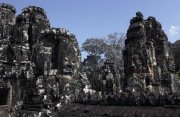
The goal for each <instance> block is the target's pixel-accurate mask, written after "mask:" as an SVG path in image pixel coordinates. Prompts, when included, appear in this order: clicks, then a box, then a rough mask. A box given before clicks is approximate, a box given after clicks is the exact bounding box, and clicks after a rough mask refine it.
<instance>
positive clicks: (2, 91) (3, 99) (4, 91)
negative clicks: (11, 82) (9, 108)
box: [0, 88, 9, 105]
mask: <svg viewBox="0 0 180 117" xmlns="http://www.w3.org/2000/svg"><path fill="white" fill-rule="evenodd" d="M8 94H9V89H8V88H0V105H8Z"/></svg>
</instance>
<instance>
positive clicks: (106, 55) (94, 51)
mask: <svg viewBox="0 0 180 117" xmlns="http://www.w3.org/2000/svg"><path fill="white" fill-rule="evenodd" d="M124 40H125V34H123V33H113V34H109V35H108V36H107V38H105V39H102V38H90V39H87V40H86V41H85V42H84V43H83V45H82V48H81V50H82V51H86V52H87V53H88V54H89V55H88V56H87V58H86V59H85V60H84V61H83V62H82V67H83V68H84V70H85V72H86V73H87V76H88V78H89V80H90V83H91V85H92V87H94V85H93V84H94V81H95V79H97V77H98V76H97V74H98V70H99V69H100V67H101V66H102V63H103V61H104V60H106V59H110V60H111V61H114V62H115V64H116V65H117V69H118V71H119V73H120V75H121V77H123V76H124V68H123V53H122V51H123V48H124Z"/></svg>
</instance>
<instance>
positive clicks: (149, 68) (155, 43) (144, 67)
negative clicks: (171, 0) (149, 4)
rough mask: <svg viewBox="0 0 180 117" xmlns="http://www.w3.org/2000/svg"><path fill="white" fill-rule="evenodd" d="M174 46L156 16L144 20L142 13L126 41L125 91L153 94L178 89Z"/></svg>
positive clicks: (135, 19) (129, 31)
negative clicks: (172, 46) (172, 47)
mask: <svg viewBox="0 0 180 117" xmlns="http://www.w3.org/2000/svg"><path fill="white" fill-rule="evenodd" d="M174 66H175V64H174V56H173V53H172V49H171V43H170V42H169V41H168V38H167V35H166V34H165V33H164V31H163V30H162V26H161V24H160V23H159V22H158V21H156V19H155V17H152V16H150V17H148V19H147V20H144V19H143V14H142V13H141V12H137V13H136V17H133V18H132V19H131V21H130V26H129V29H128V31H127V39H126V40H125V50H124V69H125V76H126V89H127V90H130V91H150V92H153V93H154V94H158V93H169V92H175V91H176V90H177V85H176V83H177V79H176V78H177V76H176V74H175V68H174Z"/></svg>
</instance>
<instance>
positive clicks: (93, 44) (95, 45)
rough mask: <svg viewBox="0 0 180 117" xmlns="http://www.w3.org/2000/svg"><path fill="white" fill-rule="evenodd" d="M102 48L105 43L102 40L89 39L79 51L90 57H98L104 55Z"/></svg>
mask: <svg viewBox="0 0 180 117" xmlns="http://www.w3.org/2000/svg"><path fill="white" fill-rule="evenodd" d="M104 46H106V43H105V42H104V40H103V39H100V38H90V39H87V40H86V41H85V42H84V43H83V44H82V48H81V50H82V51H86V52H88V54H90V55H95V56H100V55H101V54H104V48H103V47H104Z"/></svg>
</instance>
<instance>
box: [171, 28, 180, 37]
mask: <svg viewBox="0 0 180 117" xmlns="http://www.w3.org/2000/svg"><path fill="white" fill-rule="evenodd" d="M178 31H179V27H178V26H173V25H172V26H171V27H170V29H169V33H170V35H171V36H174V35H177V34H178Z"/></svg>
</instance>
